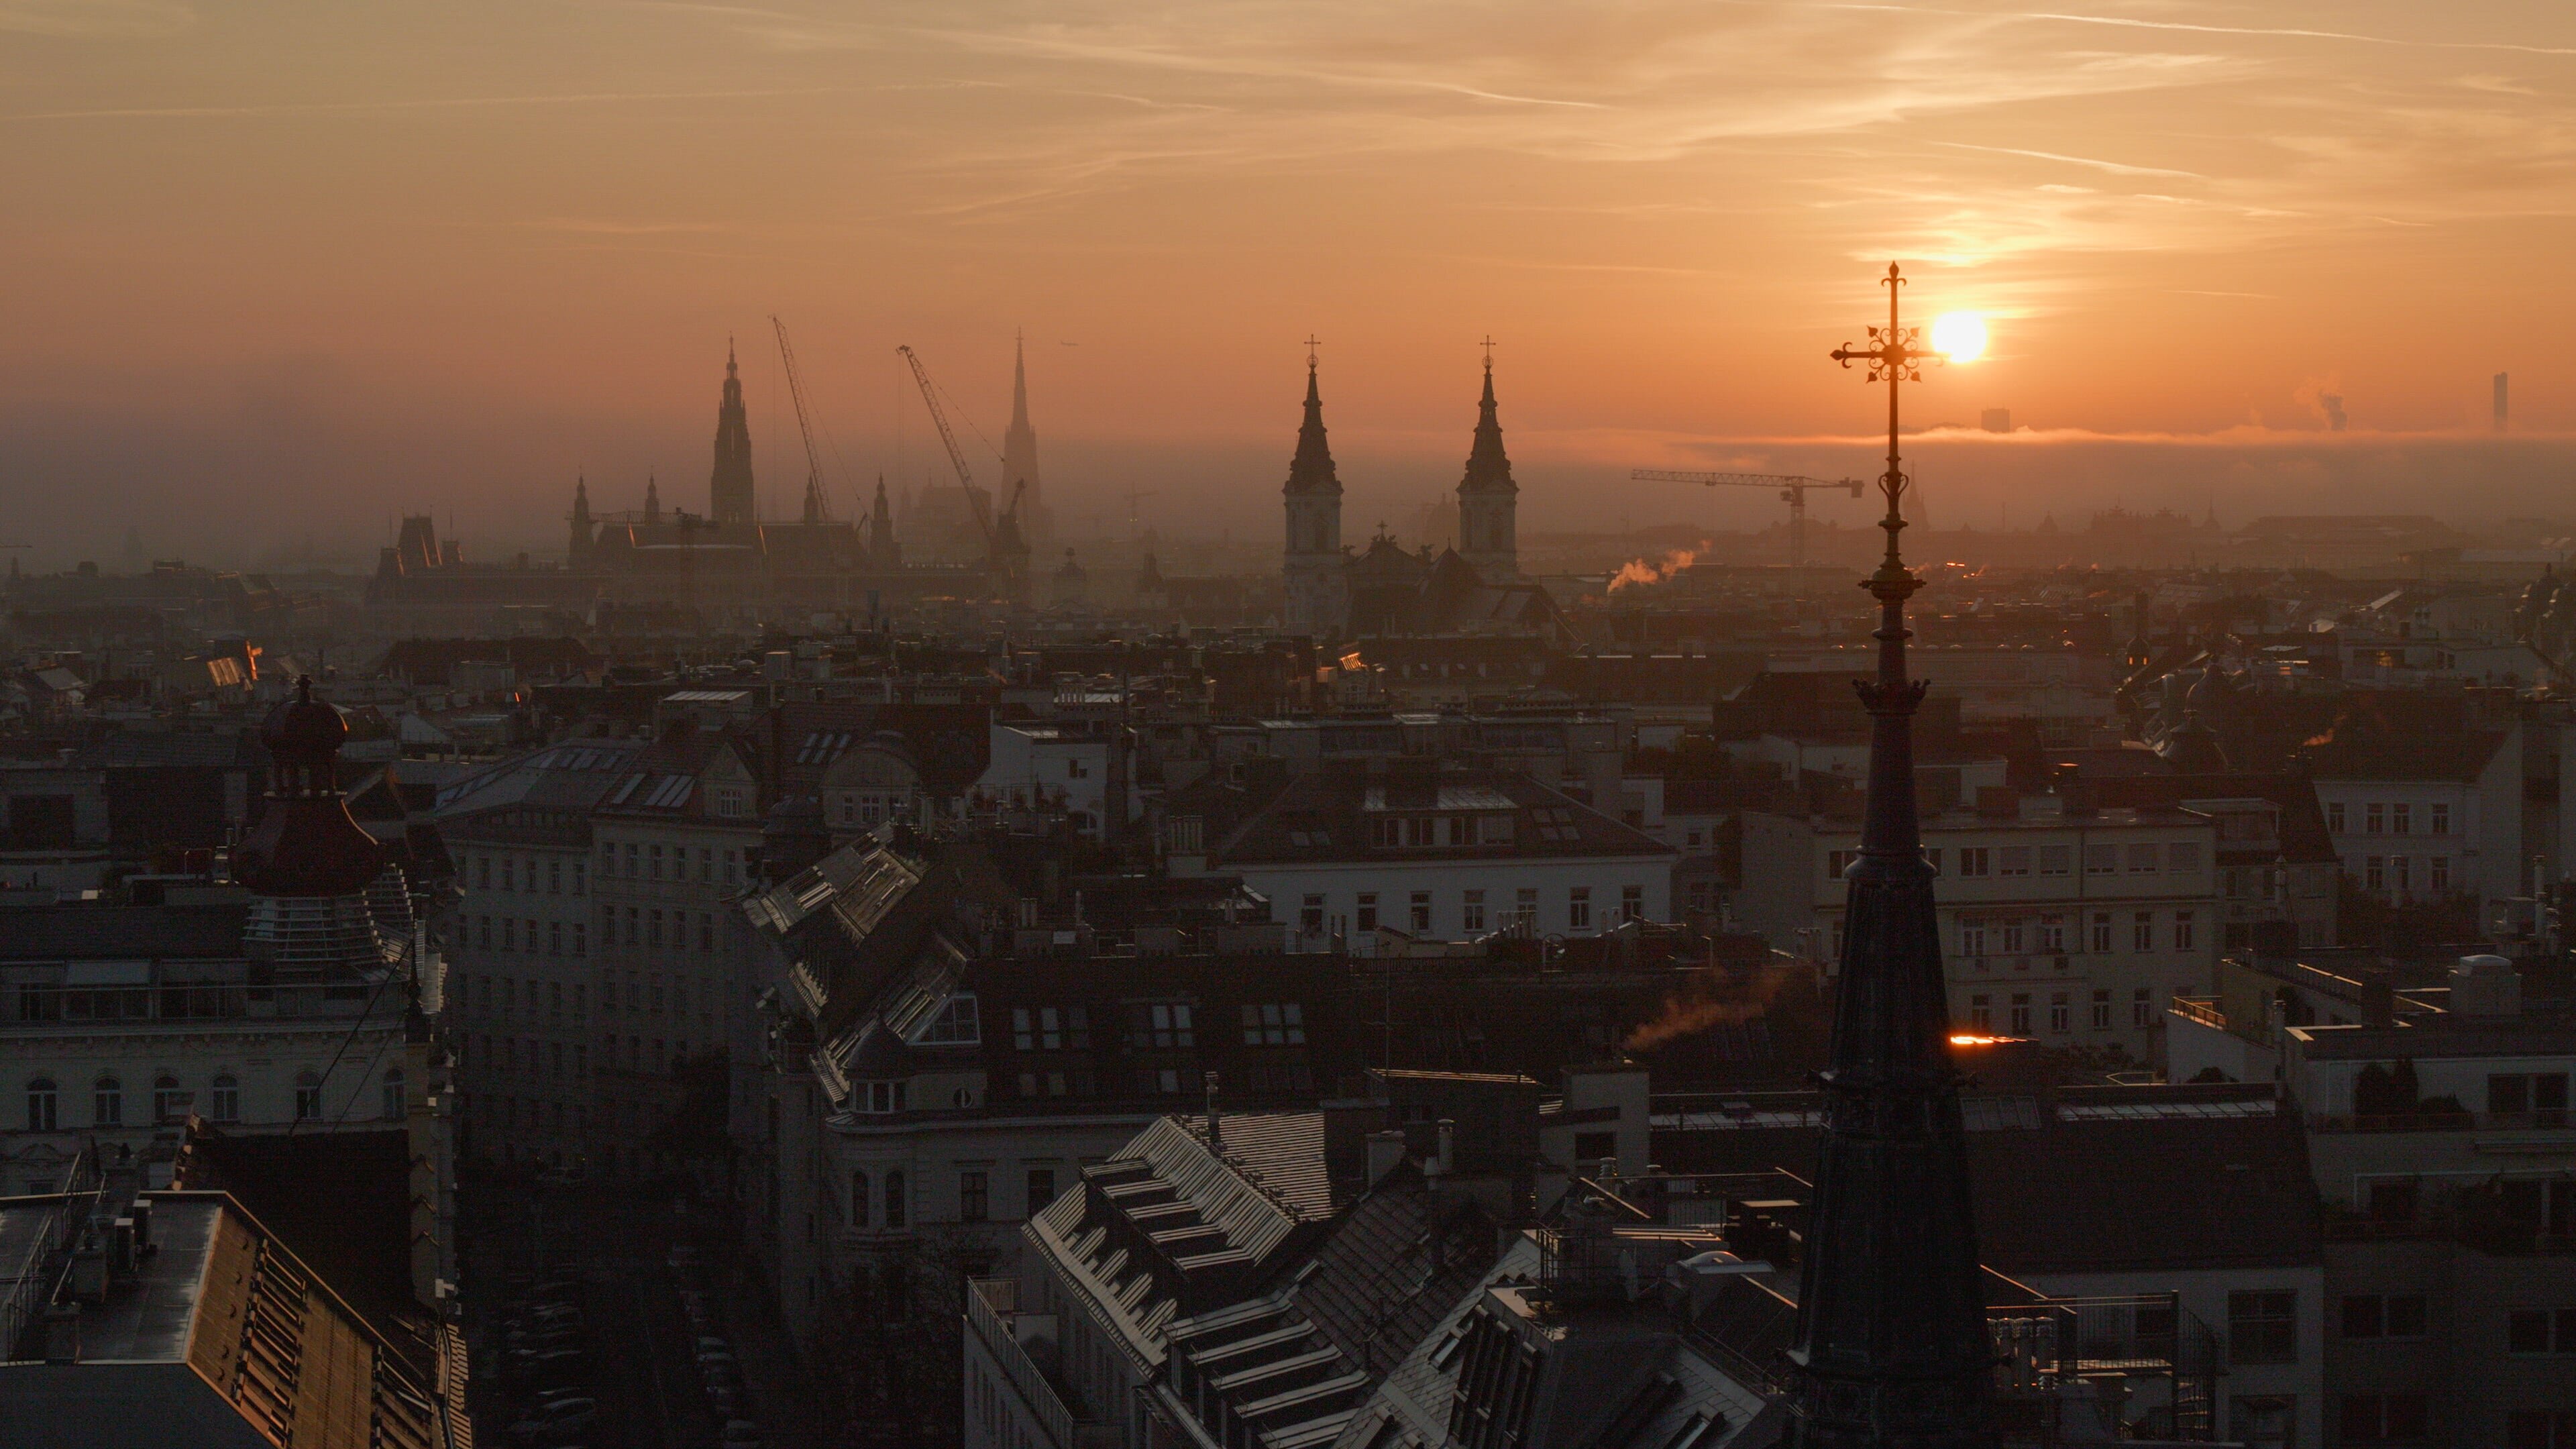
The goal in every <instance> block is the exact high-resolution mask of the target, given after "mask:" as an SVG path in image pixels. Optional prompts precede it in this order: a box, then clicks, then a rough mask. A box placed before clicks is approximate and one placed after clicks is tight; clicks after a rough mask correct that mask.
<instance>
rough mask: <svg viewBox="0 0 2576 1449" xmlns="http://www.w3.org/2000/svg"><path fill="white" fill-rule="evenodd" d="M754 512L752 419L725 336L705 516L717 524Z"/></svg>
mask: <svg viewBox="0 0 2576 1449" xmlns="http://www.w3.org/2000/svg"><path fill="white" fill-rule="evenodd" d="M808 492H809V493H810V492H811V490H810V489H809V490H808ZM756 511H757V510H756V509H755V507H754V504H753V497H752V477H751V419H750V414H749V412H748V411H747V410H746V409H745V408H744V407H743V403H742V369H741V368H740V367H739V366H738V365H737V364H736V363H735V361H734V352H733V339H732V338H730V337H728V338H726V339H725V380H724V394H723V396H722V398H721V399H720V400H719V401H718V402H717V404H716V462H715V470H714V471H713V472H712V473H710V474H708V475H707V517H709V518H711V519H713V520H714V521H715V522H717V523H720V524H723V523H749V522H751V521H752V518H753V515H754V513H755V512H756Z"/></svg>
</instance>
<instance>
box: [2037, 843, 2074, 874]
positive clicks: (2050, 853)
mask: <svg viewBox="0 0 2576 1449" xmlns="http://www.w3.org/2000/svg"><path fill="white" fill-rule="evenodd" d="M2073 861H2074V848H2073V847H2071V846H2065V845H2043V846H2041V847H2040V848H2039V873H2040V874H2041V875H2066V874H2068V873H2069V872H2070V871H2071V870H2072V869H2073Z"/></svg>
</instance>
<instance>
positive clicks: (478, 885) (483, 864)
mask: <svg viewBox="0 0 2576 1449" xmlns="http://www.w3.org/2000/svg"><path fill="white" fill-rule="evenodd" d="M474 888H475V889H476V890H478V891H488V890H490V889H491V888H492V857H490V856H488V855H478V856H476V857H474Z"/></svg>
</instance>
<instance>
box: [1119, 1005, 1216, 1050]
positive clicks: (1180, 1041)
mask: <svg viewBox="0 0 2576 1449" xmlns="http://www.w3.org/2000/svg"><path fill="white" fill-rule="evenodd" d="M1127 1044H1128V1045H1129V1046H1131V1047H1140V1048H1141V1047H1185V1046H1196V1045H1198V1034H1197V1032H1196V1030H1195V1029H1194V1028H1193V1027H1192V1026H1191V1024H1190V1004H1189V1003H1188V1002H1186V1001H1151V1002H1145V1001H1140V1002H1137V1003H1136V1004H1134V1005H1133V1006H1131V1007H1129V1008H1128V1015H1127Z"/></svg>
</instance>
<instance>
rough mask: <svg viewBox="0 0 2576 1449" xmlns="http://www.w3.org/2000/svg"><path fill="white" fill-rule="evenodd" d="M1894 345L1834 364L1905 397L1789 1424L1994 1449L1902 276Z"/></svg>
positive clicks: (1917, 366) (1805, 1435) (1818, 1440)
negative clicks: (1945, 906) (1929, 841)
mask: <svg viewBox="0 0 2576 1449" xmlns="http://www.w3.org/2000/svg"><path fill="white" fill-rule="evenodd" d="M1885 285H1886V286H1887V288H1888V317H1887V327H1886V328H1885V329H1884V330H1883V331H1882V330H1881V329H1878V328H1872V329H1870V332H1871V337H1872V339H1873V341H1874V342H1876V344H1877V345H1875V346H1873V347H1871V348H1869V349H1866V350H1862V349H1856V348H1853V347H1850V346H1848V345H1846V346H1845V347H1843V348H1842V349H1841V350H1839V351H1837V352H1835V353H1834V354H1833V356H1834V357H1835V359H1836V360H1838V361H1842V362H1843V363H1844V365H1845V366H1849V365H1850V364H1851V363H1852V362H1866V363H1868V364H1869V380H1870V381H1871V382H1874V383H1875V382H1885V383H1886V384H1887V387H1888V407H1887V471H1886V472H1885V473H1884V474H1883V475H1881V477H1880V479H1879V490H1880V492H1881V493H1883V494H1884V495H1885V496H1886V499H1887V513H1886V516H1885V517H1884V518H1883V519H1882V520H1881V521H1880V523H1879V527H1880V528H1882V529H1884V530H1886V532H1887V552H1886V556H1885V557H1884V558H1883V559H1882V560H1881V561H1880V563H1879V567H1878V571H1877V572H1876V573H1874V574H1872V575H1871V576H1870V577H1869V578H1868V579H1867V580H1866V581H1864V583H1863V584H1862V587H1864V588H1866V589H1868V590H1869V592H1870V594H1871V596H1872V597H1873V598H1875V599H1876V600H1877V601H1878V606H1879V624H1878V629H1877V631H1876V632H1875V633H1874V634H1873V635H1872V637H1873V638H1875V639H1876V640H1877V641H1878V674H1877V678H1876V679H1874V680H1869V681H1866V682H1857V683H1858V688H1859V693H1860V702H1861V706H1862V707H1863V708H1864V709H1866V710H1867V711H1868V712H1869V716H1870V747H1869V794H1868V806H1867V809H1866V812H1865V814H1864V816H1863V819H1862V823H1861V836H1860V857H1859V859H1858V860H1856V861H1854V862H1853V863H1852V864H1851V866H1850V867H1849V868H1847V869H1846V870H1845V871H1844V872H1843V875H1844V878H1845V879H1846V880H1848V881H1849V882H1850V886H1849V889H1848V891H1847V892H1846V894H1845V896H1844V906H1843V943H1842V965H1841V971H1840V973H1839V975H1838V976H1837V978H1836V980H1835V982H1834V1024H1833V1033H1832V1037H1831V1039H1830V1041H1829V1043H1828V1045H1827V1050H1826V1059H1827V1065H1826V1067H1825V1070H1824V1071H1823V1072H1822V1073H1821V1074H1820V1076H1819V1078H1818V1080H1819V1082H1820V1084H1821V1085H1822V1086H1823V1088H1824V1098H1825V1104H1824V1105H1825V1135H1824V1141H1823V1142H1822V1144H1821V1145H1820V1148H1819V1151H1818V1153H1817V1159H1816V1190H1815V1203H1814V1207H1813V1208H1812V1210H1811V1211H1810V1212H1809V1214H1808V1230H1807V1244H1806V1254H1805V1261H1804V1262H1803V1263H1802V1264H1801V1265H1800V1270H1799V1286H1798V1319H1797V1329H1796V1336H1795V1346H1794V1347H1792V1348H1791V1349H1790V1350H1789V1355H1788V1357H1789V1361H1790V1364H1791V1365H1792V1371H1793V1387H1792V1389H1791V1391H1790V1395H1789V1400H1790V1409H1791V1415H1792V1417H1791V1422H1790V1431H1789V1437H1788V1439H1787V1440H1786V1441H1785V1442H1786V1443H1788V1444H1789V1445H1792V1446H1795V1449H1899V1446H1902V1449H1983V1446H1988V1445H1991V1444H1993V1443H1994V1442H1995V1429H1994V1413H1993V1404H1992V1399H1993V1392H1994V1362H1995V1356H1994V1348H1993V1343H1992V1340H1991V1339H1990V1338H1989V1336H1988V1334H1987V1329H1986V1310H1985V1301H1986V1300H1985V1292H1984V1288H1985V1282H1984V1270H1983V1269H1982V1268H1981V1267H1980V1265H1979V1263H1978V1255H1977V1224H1976V1211H1975V1207H1974V1205H1973V1202H1972V1200H1971V1198H1970V1195H1969V1183H1968V1144H1967V1133H1966V1130H1965V1127H1964V1124H1963V1123H1962V1121H1961V1115H1960V1109H1959V1072H1958V1069H1957V1067H1956V1066H1955V1065H1954V1064H1953V1063H1952V1061H1951V1056H1950V1042H1949V1035H1950V1004H1949V992H1948V988H1947V986H1946V985H1945V983H1944V981H1943V979H1942V972H1941V923H1940V919H1939V917H1938V915H1937V914H1936V913H1935V910H1934V904H1933V896H1932V882H1933V878H1934V876H1935V874H1936V872H1935V871H1934V869H1933V867H1932V864H1931V862H1929V861H1927V860H1925V859H1924V858H1923V836H1922V827H1921V822H1920V820H1919V818H1918V817H1917V815H1916V806H1915V778H1914V712H1915V710H1916V708H1917V707H1918V706H1919V705H1921V704H1922V702H1923V691H1924V688H1925V682H1924V681H1922V680H1919V679H1913V678H1909V677H1908V676H1907V673H1906V667H1905V640H1906V638H1907V633H1908V631H1907V629H1906V626H1905V601H1906V600H1907V599H1908V598H1910V597H1911V596H1912V595H1913V594H1914V591H1915V590H1917V589H1919V588H1921V587H1922V586H1923V585H1922V581H1921V580H1920V579H1917V578H1916V577H1915V576H1914V575H1913V574H1912V573H1911V572H1909V571H1908V570H1907V569H1906V567H1905V560H1904V558H1903V556H1902V555H1901V554H1900V552H1899V550H1898V548H1897V535H1898V534H1899V533H1901V532H1903V531H1904V529H1905V527H1906V522H1905V516H1904V510H1903V502H1904V495H1905V492H1906V489H1907V485H1908V484H1909V482H1910V481H1911V480H1910V479H1908V478H1907V476H1906V474H1905V470H1904V462H1903V460H1902V458H1901V457H1900V456H1899V454H1898V451H1897V443H1898V438H1899V434H1898V428H1897V411H1896V388H1897V385H1898V384H1899V383H1901V382H1910V381H1915V380H1918V379H1919V378H1920V377H1921V369H1922V367H1923V365H1924V364H1925V363H1926V362H1927V361H1931V360H1933V355H1932V354H1930V353H1929V352H1928V350H1927V349H1925V348H1924V347H1922V346H1921V344H1920V343H1919V342H1918V341H1917V334H1916V333H1915V331H1914V330H1913V329H1911V328H1901V327H1900V326H1899V325H1898V316H1897V304H1896V289H1897V288H1898V287H1899V286H1901V285H1902V280H1901V278H1900V275H1899V273H1898V272H1897V270H1896V268H1894V267H1892V266H1891V267H1889V268H1888V269H1887V278H1886V282H1885Z"/></svg>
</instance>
